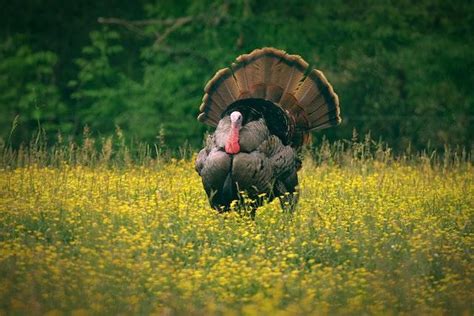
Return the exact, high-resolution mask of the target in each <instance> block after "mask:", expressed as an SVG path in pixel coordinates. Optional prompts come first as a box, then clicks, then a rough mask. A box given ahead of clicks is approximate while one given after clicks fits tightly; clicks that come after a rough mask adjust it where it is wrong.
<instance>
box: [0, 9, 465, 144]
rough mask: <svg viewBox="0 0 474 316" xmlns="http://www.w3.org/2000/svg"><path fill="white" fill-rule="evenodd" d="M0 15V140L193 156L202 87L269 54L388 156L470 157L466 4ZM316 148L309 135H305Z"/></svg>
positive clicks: (336, 134) (332, 133)
mask: <svg viewBox="0 0 474 316" xmlns="http://www.w3.org/2000/svg"><path fill="white" fill-rule="evenodd" d="M46 2H47V3H48V5H45V4H44V3H43V2H42V1H38V0H21V1H17V2H12V3H9V4H6V5H5V8H4V10H3V12H2V15H3V16H0V18H2V21H3V23H4V24H5V26H6V27H5V28H2V29H1V30H0V109H1V115H0V120H1V122H0V123H1V124H0V136H2V137H3V138H4V139H7V138H8V136H9V134H10V131H11V124H12V122H13V121H14V120H15V117H17V116H18V119H17V120H16V123H17V124H16V125H17V126H16V129H15V131H14V133H13V138H12V142H13V143H14V144H19V143H21V142H25V141H27V140H28V139H29V137H31V135H32V133H33V132H35V131H37V129H38V127H39V128H41V129H42V130H44V132H45V134H46V135H49V137H50V139H53V138H54V135H55V134H57V133H58V132H60V133H62V134H66V135H76V136H80V135H81V134H82V129H83V128H84V126H89V127H90V129H91V130H92V131H93V133H96V134H97V135H100V136H106V135H110V134H113V133H114V131H115V130H116V129H117V128H120V130H121V131H123V133H124V134H125V135H127V137H130V138H133V139H135V140H140V141H145V142H148V143H159V142H162V141H163V139H164V142H165V143H166V144H167V145H168V146H169V147H170V148H176V147H178V146H181V145H183V144H184V143H188V144H190V145H191V146H193V147H199V146H200V145H201V141H202V135H203V133H204V132H205V131H206V130H207V128H206V127H205V126H203V125H201V124H199V123H198V122H197V121H196V119H195V118H196V115H197V113H198V107H199V105H200V101H201V98H202V95H203V87H204V85H205V83H206V82H207V80H209V79H210V78H211V77H212V76H213V74H214V73H215V72H216V71H217V70H218V69H220V68H222V67H225V66H228V65H229V64H230V63H231V62H232V61H233V60H234V59H235V57H237V56H238V55H239V54H242V53H248V52H250V51H252V50H253V49H255V48H258V47H263V46H273V47H277V48H280V49H284V50H286V51H287V52H289V53H292V54H299V55H301V56H302V57H303V58H305V59H306V60H307V61H308V62H309V63H311V64H312V65H313V66H314V67H316V68H318V69H320V70H322V71H323V72H324V73H325V74H326V76H327V77H328V79H329V81H330V82H331V83H332V84H333V86H334V88H335V90H336V92H337V93H338V94H339V96H340V100H341V107H342V116H343V124H342V125H341V126H340V127H338V128H333V129H330V130H326V131H324V132H323V133H324V134H325V135H326V136H327V137H328V138H330V139H337V138H350V137H351V135H352V131H353V129H357V131H359V133H366V132H369V131H370V132H371V133H372V137H374V138H379V137H381V138H383V139H384V140H386V141H387V142H388V143H389V144H390V145H391V146H393V147H395V148H405V147H406V146H408V145H409V144H411V146H413V147H415V148H417V147H418V148H419V147H423V146H426V144H427V143H428V142H431V144H432V145H433V146H435V147H442V146H443V145H444V144H446V143H449V144H451V145H462V146H467V147H471V146H472V145H473V144H472V139H473V136H474V132H473V130H474V129H473V127H472V125H473V123H474V92H473V91H474V89H473V87H474V72H473V71H472V70H473V69H474V49H473V48H474V47H473V44H472V43H473V42H474V41H473V40H474V34H473V31H474V3H473V2H471V1H450V2H447V1H441V0H421V1H416V2H413V1H407V0H406V1H403V0H402V1H396V2H394V1H388V0H380V1H378V0H377V1H376V0H366V1H342V0H335V1H311V0H298V1H290V0H275V1H271V2H270V1H268V2H266V1H254V0H240V1H229V0H219V1H210V0H195V1H151V0H150V1H147V0H141V1H135V2H127V1H124V0H114V1H108V2H107V3H96V2H94V1H91V0H84V1H79V2H67V3H64V2H62V1H59V0H49V1H46ZM316 138H317V139H320V134H318V135H316Z"/></svg>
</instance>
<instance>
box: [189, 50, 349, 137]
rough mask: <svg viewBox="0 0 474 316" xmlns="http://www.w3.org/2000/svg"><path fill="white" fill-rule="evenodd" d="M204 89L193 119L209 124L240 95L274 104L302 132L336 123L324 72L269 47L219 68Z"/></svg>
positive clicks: (337, 110) (332, 94) (335, 107)
mask: <svg viewBox="0 0 474 316" xmlns="http://www.w3.org/2000/svg"><path fill="white" fill-rule="evenodd" d="M306 74H307V75H306ZM204 91H205V96H204V98H203V102H202V104H201V106H200V108H199V110H200V112H201V113H200V114H199V117H198V119H199V121H201V122H203V123H205V124H208V125H211V126H216V125H217V123H218V121H219V120H220V118H221V117H222V115H223V114H224V113H226V110H227V109H228V108H229V106H230V105H232V103H234V102H236V101H238V100H244V99H264V100H267V101H270V102H272V103H274V104H275V105H276V106H278V107H280V108H281V109H283V110H284V111H285V113H286V114H287V115H288V116H289V118H290V121H291V122H293V123H294V125H295V126H294V127H295V129H297V130H300V131H303V132H308V131H311V130H316V129H323V128H327V127H330V126H333V125H337V124H339V123H340V122H341V117H340V108H339V98H338V96H337V94H336V93H335V92H334V89H333V88H332V86H331V84H330V83H329V82H328V80H327V79H326V77H325V76H324V74H323V73H322V72H321V71H319V70H316V69H312V70H311V71H310V68H309V65H308V63H307V62H306V61H304V60H303V59H302V58H301V57H300V56H298V55H289V54H287V53H286V52H284V51H282V50H278V49H275V48H271V47H266V48H261V49H256V50H254V51H253V52H251V53H250V54H243V55H240V56H239V57H237V59H236V61H235V63H233V64H232V66H231V67H229V68H224V69H221V70H219V71H218V72H217V73H216V74H215V75H214V77H213V78H212V79H211V80H210V81H209V82H208V83H207V85H206V87H205V89H204Z"/></svg>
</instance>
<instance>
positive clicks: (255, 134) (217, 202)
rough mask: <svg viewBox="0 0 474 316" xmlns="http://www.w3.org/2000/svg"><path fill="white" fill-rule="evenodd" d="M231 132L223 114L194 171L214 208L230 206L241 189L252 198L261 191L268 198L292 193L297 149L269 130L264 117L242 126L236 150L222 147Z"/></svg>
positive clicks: (296, 179) (221, 209)
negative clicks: (230, 151) (236, 151)
mask: <svg viewBox="0 0 474 316" xmlns="http://www.w3.org/2000/svg"><path fill="white" fill-rule="evenodd" d="M230 132H231V120H230V117H229V116H225V117H224V118H222V119H221V120H220V121H219V124H218V125H217V128H216V131H215V133H214V134H212V135H210V136H209V137H208V138H207V141H206V146H205V147H204V148H203V149H202V150H201V151H200V152H199V154H198V157H197V159H196V171H197V172H198V173H199V175H200V176H201V177H202V183H203V185H204V189H205V191H206V193H207V195H208V197H209V202H210V204H211V206H212V207H213V208H215V209H216V210H218V211H226V210H229V208H230V204H231V202H232V201H233V200H238V199H239V194H240V192H242V191H245V192H246V193H247V194H248V196H249V197H250V198H251V199H256V198H257V197H258V195H260V194H262V193H264V194H265V195H266V197H267V198H268V199H269V200H272V199H273V198H274V197H276V196H282V195H285V193H288V194H291V195H293V194H294V192H295V191H296V188H297V185H298V176H297V155H296V152H295V150H294V149H293V148H292V147H291V146H289V145H286V146H285V145H284V144H283V142H282V140H281V139H280V138H279V137H278V136H276V135H273V134H272V133H270V130H269V129H268V127H267V125H266V122H265V120H264V119H263V118H260V119H258V120H253V121H249V122H246V123H245V124H244V125H242V126H241V128H240V130H239V136H240V137H239V144H240V151H239V152H238V153H236V154H228V153H227V152H226V151H225V145H226V142H227V141H228V139H229V136H230ZM288 194H287V195H288Z"/></svg>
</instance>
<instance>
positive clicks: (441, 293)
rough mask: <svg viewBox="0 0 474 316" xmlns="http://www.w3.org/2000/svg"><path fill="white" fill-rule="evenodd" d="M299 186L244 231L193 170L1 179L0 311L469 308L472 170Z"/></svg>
mask: <svg viewBox="0 0 474 316" xmlns="http://www.w3.org/2000/svg"><path fill="white" fill-rule="evenodd" d="M300 177H301V196H300V201H299V205H298V207H297V209H296V212H295V213H294V214H293V215H291V214H288V213H285V212H282V211H281V208H280V205H279V203H278V202H276V201H275V202H272V203H269V204H266V205H264V206H263V207H261V208H260V209H258V211H257V216H256V219H255V221H252V220H251V219H250V218H248V217H246V216H240V215H238V214H237V213H236V212H232V213H228V214H217V213H216V212H215V211H213V210H212V209H210V207H209V206H208V203H207V199H206V196H205V193H204V190H203V188H202V185H201V182H200V178H199V177H198V175H197V174H196V173H195V172H194V170H193V164H192V162H189V161H173V162H170V163H165V164H163V165H162V166H159V167H153V168H152V167H140V166H131V167H124V168H118V167H117V168H101V167H94V168H87V167H83V166H73V167H72V166H67V165H64V166H62V167H56V168H46V167H37V166H28V167H25V168H17V169H3V170H0V315H3V314H45V313H48V314H50V315H55V314H59V315H61V314H72V315H88V314H154V313H156V314H158V315H162V314H206V315H208V314H230V315H232V314H244V315H262V314H267V315H299V314H317V315H321V314H322V315H325V314H334V313H337V314H404V313H410V314H418V313H423V314H444V313H453V314H462V313H466V314H472V313H473V311H474V310H473V305H472V302H473V301H474V294H473V293H474V287H473V285H474V284H473V283H474V265H473V264H472V262H473V259H474V258H473V256H474V255H473V252H472V250H473V246H474V232H473V222H472V221H473V215H474V211H473V210H474V172H473V170H472V167H471V166H470V165H467V166H463V167H462V168H453V169H451V170H435V169H434V168H429V167H426V166H424V167H422V166H418V165H411V166H410V165H408V164H397V163H392V164H390V165H389V164H375V165H373V166H371V168H370V169H367V168H350V167H334V166H332V167H330V166H324V165H323V166H319V167H316V166H312V164H311V163H310V162H309V163H306V165H305V167H304V168H303V170H302V171H301V173H300Z"/></svg>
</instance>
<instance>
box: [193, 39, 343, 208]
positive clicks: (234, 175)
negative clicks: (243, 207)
mask: <svg viewBox="0 0 474 316" xmlns="http://www.w3.org/2000/svg"><path fill="white" fill-rule="evenodd" d="M204 92H205V94H204V97H203V100H202V104H201V106H200V108H199V110H200V114H199V116H198V120H199V121H200V122H202V123H204V124H207V125H209V126H212V127H216V130H215V132H214V133H213V134H211V135H210V136H208V138H207V140H206V145H205V147H204V148H203V149H202V150H201V151H200V152H199V154H198V156H197V159H196V162H195V167H196V171H197V172H198V173H199V175H200V176H201V178H202V183H203V185H204V189H205V191H206V193H207V196H208V198H209V203H210V204H211V206H212V207H213V208H214V209H216V210H218V211H220V212H222V211H227V210H229V209H230V206H231V202H232V201H234V200H239V199H240V198H241V195H240V193H241V192H246V194H247V196H248V197H249V198H250V199H252V200H254V201H258V200H259V198H260V197H262V196H266V197H267V198H268V200H272V199H274V198H275V197H279V198H280V201H281V202H282V205H288V204H289V205H291V206H294V205H295V203H296V200H297V194H295V193H296V192H297V186H298V175H297V171H298V170H299V169H300V167H301V160H300V159H299V158H298V152H299V150H300V149H301V147H302V146H303V145H304V144H307V143H308V142H309V139H310V137H309V136H310V134H309V132H310V131H313V130H319V129H323V128H327V127H331V126H335V125H337V124H339V123H340V122H341V117H340V109H339V99H338V96H337V94H336V93H335V92H334V90H333V88H332V86H331V85H330V84H329V82H328V81H327V79H326V78H325V76H324V75H323V73H322V72H321V71H319V70H316V69H311V68H310V67H309V65H308V63H307V62H305V61H304V60H303V59H302V58H301V57H300V56H297V55H289V54H287V53H285V52H284V51H282V50H278V49H275V48H270V47H267V48H262V49H256V50H254V51H253V52H251V53H250V54H244V55H241V56H239V57H237V59H236V62H235V63H233V64H232V65H231V67H229V68H224V69H221V70H219V71H218V72H217V73H216V74H215V75H214V77H213V78H212V79H211V80H210V81H209V82H208V83H207V85H206V87H205V88H204ZM285 202H286V203H285ZM256 207H258V202H255V204H253V206H252V212H253V215H254V214H255V208H256Z"/></svg>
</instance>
